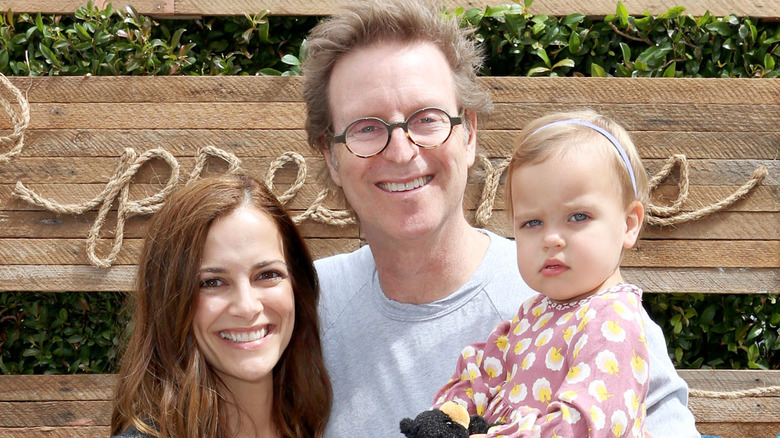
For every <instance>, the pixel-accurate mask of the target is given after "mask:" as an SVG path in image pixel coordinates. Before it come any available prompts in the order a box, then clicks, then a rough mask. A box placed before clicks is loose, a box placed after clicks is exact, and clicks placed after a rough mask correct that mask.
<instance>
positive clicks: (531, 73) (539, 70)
mask: <svg viewBox="0 0 780 438" xmlns="http://www.w3.org/2000/svg"><path fill="white" fill-rule="evenodd" d="M549 71H550V69H549V68H547V67H534V68H531V69H529V70H528V76H535V75H537V74H544V73H548V72H549Z"/></svg>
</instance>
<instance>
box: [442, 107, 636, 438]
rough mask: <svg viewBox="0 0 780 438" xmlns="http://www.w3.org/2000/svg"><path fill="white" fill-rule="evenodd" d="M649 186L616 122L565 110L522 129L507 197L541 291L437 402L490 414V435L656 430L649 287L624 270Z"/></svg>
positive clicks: (463, 364)
mask: <svg viewBox="0 0 780 438" xmlns="http://www.w3.org/2000/svg"><path fill="white" fill-rule="evenodd" d="M647 192H648V189H647V174H646V172H645V170H644V168H643V167H642V164H641V162H640V159H639V155H638V153H637V151H636V147H635V146H634V145H633V143H632V142H631V140H630V139H629V137H628V133H627V132H626V131H625V130H624V129H623V128H621V127H620V126H618V125H617V124H615V123H614V122H612V121H611V120H609V119H607V118H605V117H603V116H600V115H598V114H596V113H594V112H592V111H581V112H575V113H560V114H553V115H549V116H546V117H542V118H540V119H538V120H535V121H533V122H531V123H530V124H529V125H528V126H527V127H526V128H525V129H524V130H523V133H522V136H521V137H520V139H519V141H518V143H517V148H516V150H515V153H514V155H513V156H512V160H511V163H510V165H509V169H508V172H507V179H506V199H507V201H508V202H507V205H508V210H509V213H510V215H511V219H512V224H513V230H514V235H515V240H516V243H517V266H518V268H519V270H520V274H521V275H522V277H523V279H524V280H525V281H526V283H528V285H529V286H530V287H531V288H533V289H534V290H536V291H538V292H540V295H538V296H535V297H533V298H531V299H529V300H528V301H526V302H525V303H524V304H523V306H522V307H521V308H520V310H519V311H518V313H517V316H516V317H515V318H514V319H513V320H512V321H507V322H504V323H502V324H500V325H499V326H498V327H497V328H496V329H495V330H494V331H493V333H491V335H490V337H489V338H488V340H487V342H485V343H478V344H473V345H470V346H468V347H466V348H465V349H464V350H463V352H462V354H461V357H460V359H459V361H458V366H457V370H456V372H455V374H454V375H453V377H452V379H451V380H450V382H449V383H448V384H447V385H446V386H444V387H443V388H442V389H440V390H439V393H438V394H437V395H436V404H435V407H439V406H441V405H442V404H443V403H445V402H447V401H455V402H457V403H459V404H461V405H463V406H465V407H466V408H467V410H468V411H469V413H470V414H479V415H482V416H484V417H485V419H486V420H487V421H488V422H489V423H496V425H495V426H493V427H491V428H490V430H489V432H488V435H487V436H491V437H498V436H501V437H532V436H533V437H538V436H541V437H576V438H579V437H607V436H609V437H649V436H650V435H649V433H647V432H646V431H645V430H644V420H645V415H646V413H645V396H646V394H647V388H648V365H649V364H648V352H647V346H646V344H645V330H644V325H643V322H642V321H643V320H642V304H641V295H642V290H641V289H639V288H638V287H636V286H634V285H631V284H626V283H624V282H623V278H622V276H621V275H620V261H621V257H622V254H623V250H624V249H626V248H631V247H632V246H634V244H635V243H636V241H637V238H638V236H639V231H640V229H641V227H642V222H643V217H644V207H643V204H644V203H645V202H646V201H647V197H648V193H647ZM481 436H485V435H481Z"/></svg>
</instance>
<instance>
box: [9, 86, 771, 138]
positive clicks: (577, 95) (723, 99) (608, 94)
mask: <svg viewBox="0 0 780 438" xmlns="http://www.w3.org/2000/svg"><path fill="white" fill-rule="evenodd" d="M9 79H10V81H11V83H13V84H14V85H15V86H16V87H17V88H19V89H20V90H22V91H23V92H24V93H25V95H26V96H27V100H28V101H29V102H30V103H31V104H33V103H177V102H178V103H183V102H190V103H194V102H301V101H302V94H301V90H302V87H303V78H302V77H300V76H297V77H296V76H290V77H273V76H51V77H18V76H15V77H10V78H9ZM477 81H478V83H479V84H480V85H481V86H484V87H486V88H488V89H489V90H490V92H491V96H492V99H493V102H494V103H517V102H527V103H558V104H566V103H573V104H606V103H610V104H616V105H625V104H629V103H631V104H650V103H668V104H722V105H732V104H755V105H778V102H780V85H778V84H776V83H775V82H776V81H771V80H769V81H767V80H756V79H750V78H725V79H724V78H706V79H702V78H595V77H580V78H576V77H565V78H561V77H557V78H550V77H518V76H511V77H510V76H492V77H480V78H478V79H477ZM628 95H630V96H631V98H630V99H627V98H626V96H628ZM774 130H777V129H774Z"/></svg>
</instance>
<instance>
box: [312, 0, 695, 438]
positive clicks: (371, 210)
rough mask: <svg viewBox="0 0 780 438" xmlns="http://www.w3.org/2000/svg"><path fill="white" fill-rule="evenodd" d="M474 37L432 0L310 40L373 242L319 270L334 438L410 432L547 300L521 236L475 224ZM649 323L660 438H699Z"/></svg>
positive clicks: (327, 134)
mask: <svg viewBox="0 0 780 438" xmlns="http://www.w3.org/2000/svg"><path fill="white" fill-rule="evenodd" d="M467 33H468V32H467V31H465V30H462V29H459V27H458V23H457V22H456V21H455V20H451V19H446V18H443V17H441V16H440V15H439V14H438V13H437V9H436V8H435V7H434V6H433V5H431V4H426V3H425V2H420V1H419V0H393V1H387V0H368V1H360V2H356V3H354V4H352V5H350V6H349V7H348V8H347V9H345V10H344V11H342V12H340V13H338V14H336V15H334V16H332V17H330V18H329V19H327V20H325V21H324V22H323V23H321V24H319V25H318V26H317V27H315V29H313V30H312V32H311V34H310V36H309V38H308V56H307V59H306V61H305V62H304V77H305V80H306V81H305V85H304V99H305V101H306V104H307V121H306V129H307V133H308V139H309V143H310V145H312V147H314V148H315V149H317V150H319V151H321V152H322V153H323V155H324V157H325V160H326V162H327V165H328V170H329V174H330V177H331V179H332V181H333V183H335V184H336V185H337V186H339V187H340V188H341V189H342V190H343V193H344V195H345V197H346V200H347V201H348V203H349V205H350V206H351V207H352V209H353V210H354V212H355V214H356V215H357V217H358V218H359V221H360V225H361V227H362V230H363V233H364V235H365V238H366V241H367V242H368V245H367V246H364V247H363V248H361V249H359V250H357V251H355V252H353V253H350V254H342V255H338V256H334V257H329V258H326V259H323V260H319V261H318V262H317V263H316V267H317V271H318V274H319V277H320V283H321V288H322V298H321V306H320V316H321V319H322V341H323V351H324V355H325V363H326V366H327V368H328V372H329V374H330V376H331V379H332V383H333V389H334V406H333V410H332V414H331V418H330V421H329V425H328V428H327V430H326V437H334V438H335V437H338V438H344V437H354V436H369V437H395V436H399V428H398V423H399V421H400V420H401V419H402V418H404V417H409V416H414V415H416V414H417V413H419V412H420V411H422V410H425V409H427V408H428V407H429V406H430V405H431V404H432V402H433V396H434V394H435V392H436V390H437V389H438V388H439V387H440V386H442V385H443V384H444V383H446V382H447V380H448V379H449V377H450V376H451V374H452V372H453V370H454V367H455V364H456V361H457V357H458V354H459V353H460V351H461V350H462V349H463V347H465V346H466V345H467V344H469V343H471V342H476V341H479V340H482V339H484V338H485V336H486V335H487V334H488V333H489V332H490V330H491V329H492V328H493V327H494V326H495V325H496V324H498V323H499V322H501V321H503V320H506V319H511V318H512V317H513V316H514V315H515V314H516V312H517V309H518V308H519V306H520V304H521V303H522V302H523V301H524V300H525V299H526V298H528V297H529V296H530V295H531V294H533V293H534V292H533V291H532V290H530V289H529V288H528V286H526V285H525V283H524V282H523V281H522V279H521V277H520V275H519V273H518V270H517V265H516V253H515V251H516V250H515V246H514V244H513V243H512V241H510V240H508V239H505V238H503V237H500V236H497V235H495V234H493V233H490V232H488V231H485V230H479V229H476V228H473V227H471V226H470V225H469V224H468V222H467V220H466V219H465V216H464V210H463V198H464V193H465V189H466V180H467V174H468V170H469V168H470V167H471V166H472V164H473V163H474V158H475V149H476V141H477V139H476V129H477V113H478V112H481V111H486V110H488V109H489V107H490V98H489V94H488V92H487V91H486V90H484V89H483V88H481V87H479V86H478V84H477V82H476V72H477V71H478V69H479V66H480V64H481V61H482V60H481V55H480V52H479V50H478V48H477V46H476V45H475V43H474V42H473V41H472V40H470V39H469V38H468V37H467ZM646 326H647V330H648V347H649V349H650V350H651V358H650V360H651V362H650V363H651V365H650V367H651V368H650V369H651V384H650V393H649V394H648V398H647V406H648V416H649V419H648V428H649V429H650V430H651V432H653V433H654V434H655V436H656V437H665V436H674V437H698V436H699V434H698V433H697V432H696V430H695V426H694V420H693V416H692V415H691V413H690V411H688V409H687V407H686V403H687V387H686V385H685V382H684V381H683V380H682V379H680V378H679V377H678V376H677V374H676V372H675V370H674V368H673V366H672V363H671V361H670V360H669V357H668V355H667V353H666V345H665V342H664V339H663V333H662V332H661V330H660V328H659V327H658V326H657V325H655V324H654V323H652V322H651V321H650V320H649V318H648V319H647V321H646Z"/></svg>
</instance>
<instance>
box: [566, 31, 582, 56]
mask: <svg viewBox="0 0 780 438" xmlns="http://www.w3.org/2000/svg"><path fill="white" fill-rule="evenodd" d="M581 48H582V42H581V40H580V35H579V34H578V33H577V32H572V33H571V35H569V53H571V54H572V55H574V54H577V53H578V52H579V51H580V49H581Z"/></svg>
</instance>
